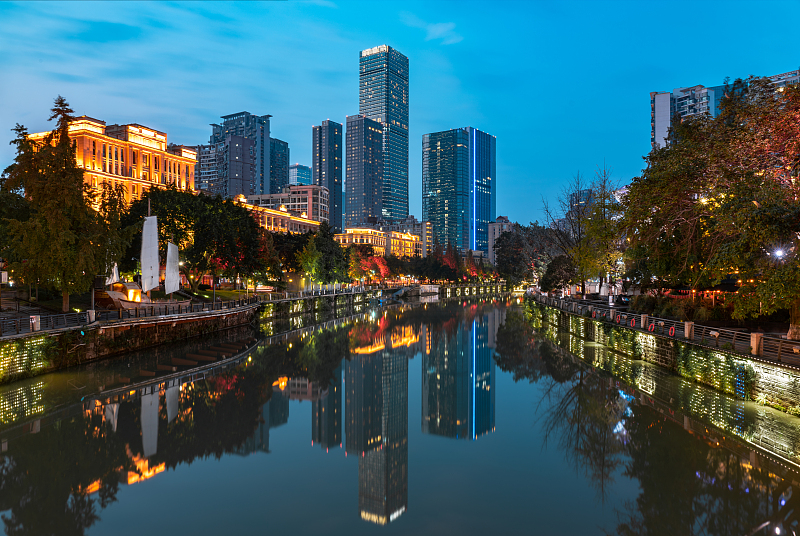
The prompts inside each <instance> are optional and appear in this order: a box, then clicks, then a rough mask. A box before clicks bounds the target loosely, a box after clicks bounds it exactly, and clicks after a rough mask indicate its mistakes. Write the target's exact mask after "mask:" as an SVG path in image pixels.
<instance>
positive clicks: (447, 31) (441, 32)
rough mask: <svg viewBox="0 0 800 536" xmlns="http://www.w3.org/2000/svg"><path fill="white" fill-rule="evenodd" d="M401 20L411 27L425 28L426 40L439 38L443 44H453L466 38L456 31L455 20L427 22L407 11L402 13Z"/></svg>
mask: <svg viewBox="0 0 800 536" xmlns="http://www.w3.org/2000/svg"><path fill="white" fill-rule="evenodd" d="M400 20H401V21H402V22H403V24H405V25H406V26H410V27H411V28H419V29H421V30H425V40H426V41H433V40H435V39H439V40H441V42H442V44H443V45H452V44H455V43H458V42H459V41H462V40H463V39H464V37H463V36H461V35H460V34H458V33H456V31H455V29H456V23H455V22H425V21H424V20H422V19H421V18H419V17H417V16H416V15H414V14H413V13H409V12H407V11H404V12H402V13H400Z"/></svg>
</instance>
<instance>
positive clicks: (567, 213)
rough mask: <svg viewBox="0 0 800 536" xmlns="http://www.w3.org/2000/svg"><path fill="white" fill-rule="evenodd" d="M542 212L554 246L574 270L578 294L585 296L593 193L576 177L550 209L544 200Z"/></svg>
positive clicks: (578, 174)
mask: <svg viewBox="0 0 800 536" xmlns="http://www.w3.org/2000/svg"><path fill="white" fill-rule="evenodd" d="M542 202H543V205H544V207H543V210H544V214H545V221H546V222H547V226H548V227H549V228H550V229H552V230H553V233H552V238H553V242H554V245H555V246H556V248H557V249H558V250H559V253H560V254H561V255H566V256H567V257H569V259H570V260H571V262H572V265H573V266H575V267H576V269H577V275H576V278H575V279H576V282H580V284H581V293H584V294H585V293H586V279H588V277H589V274H588V272H587V271H586V269H585V266H586V264H587V261H586V258H588V257H590V256H591V255H592V249H591V244H589V242H588V240H587V223H588V221H589V218H590V217H591V206H592V202H593V199H592V190H591V188H590V187H589V185H588V184H587V183H586V181H585V180H584V178H583V176H581V174H580V172H578V173H576V174H575V176H574V177H573V178H572V180H571V181H570V182H569V183H568V184H567V185H566V186H565V187H564V189H563V190H562V192H561V195H559V197H558V199H557V201H556V204H555V205H550V204H549V203H548V202H547V200H545V199H543V200H542Z"/></svg>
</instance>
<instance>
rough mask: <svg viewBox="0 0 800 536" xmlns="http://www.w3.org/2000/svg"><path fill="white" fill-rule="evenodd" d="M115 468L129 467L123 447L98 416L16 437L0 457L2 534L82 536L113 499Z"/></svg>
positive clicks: (116, 487) (116, 486) (117, 474)
mask: <svg viewBox="0 0 800 536" xmlns="http://www.w3.org/2000/svg"><path fill="white" fill-rule="evenodd" d="M55 453H57V454H55ZM121 469H122V470H128V469H132V464H131V462H130V460H129V459H128V457H127V455H126V452H125V445H124V443H123V442H122V441H121V439H120V438H119V437H117V436H116V435H115V434H114V433H113V432H112V431H111V428H110V427H108V426H107V425H105V424H104V423H103V422H102V417H101V416H99V415H92V416H91V417H88V418H86V419H82V418H74V419H70V420H67V421H62V422H61V423H60V426H59V427H57V428H56V427H48V428H46V429H44V430H42V431H41V432H40V433H38V434H28V435H26V436H23V437H20V438H19V439H17V440H15V441H13V442H12V443H11V444H10V445H9V450H8V452H7V453H6V454H5V455H4V456H3V457H2V458H0V510H8V511H10V512H7V513H5V514H3V523H4V524H5V529H6V533H7V534H14V535H22V534H29V535H35V534H36V535H38V534H42V535H44V534H47V535H50V534H59V535H61V534H83V533H84V531H85V530H86V529H87V528H89V527H91V526H92V525H93V524H94V523H95V522H96V521H97V520H98V519H99V515H98V512H97V507H98V506H99V507H100V509H103V508H105V507H106V506H108V505H109V504H111V503H112V502H114V501H116V496H117V489H118V487H119V473H118V471H119V470H121ZM98 486H99V488H98ZM94 489H96V490H97V493H98V494H97V496H96V497H95V496H92V495H90V494H89V493H90V492H91V491H94Z"/></svg>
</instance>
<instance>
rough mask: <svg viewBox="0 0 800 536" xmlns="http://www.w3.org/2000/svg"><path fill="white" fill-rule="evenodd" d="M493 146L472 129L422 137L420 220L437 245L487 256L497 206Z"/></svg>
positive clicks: (493, 140) (486, 136)
mask: <svg viewBox="0 0 800 536" xmlns="http://www.w3.org/2000/svg"><path fill="white" fill-rule="evenodd" d="M496 141H497V139H496V138H495V136H492V135H490V134H487V133H486V132H481V131H480V130H478V129H476V128H472V127H466V128H456V129H452V130H446V131H444V132H434V133H432V134H425V135H424V136H423V137H422V219H423V220H427V221H429V222H431V225H432V226H433V234H434V237H435V238H436V239H437V240H438V241H439V243H440V244H441V245H442V246H446V245H447V244H452V245H453V246H454V247H455V248H457V249H459V250H461V251H462V252H465V251H467V250H469V249H472V250H480V251H483V252H484V253H487V254H488V252H489V235H488V231H489V223H490V222H492V221H494V220H495V212H496V205H497V199H496V197H497V196H496V195H495V192H496V188H497V177H496V174H495V173H496V166H495V145H496Z"/></svg>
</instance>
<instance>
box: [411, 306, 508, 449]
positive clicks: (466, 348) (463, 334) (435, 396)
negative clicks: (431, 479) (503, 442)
mask: <svg viewBox="0 0 800 536" xmlns="http://www.w3.org/2000/svg"><path fill="white" fill-rule="evenodd" d="M492 330H496V319H493V318H490V317H487V316H482V317H479V318H476V319H475V320H468V319H463V320H461V322H460V323H459V326H458V329H457V330H456V333H455V335H454V336H449V335H447V334H446V333H444V332H440V333H432V334H428V340H429V341H430V344H429V345H428V349H426V351H425V353H424V354H423V356H422V432H423V433H425V434H434V435H440V436H444V437H450V438H454V439H469V440H473V441H474V440H476V439H477V438H479V437H480V436H482V435H484V434H488V433H491V432H493V431H494V426H495V394H494V393H495V362H494V357H493V354H492V349H491V343H493V342H494V335H493V333H492V332H491V331H492Z"/></svg>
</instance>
